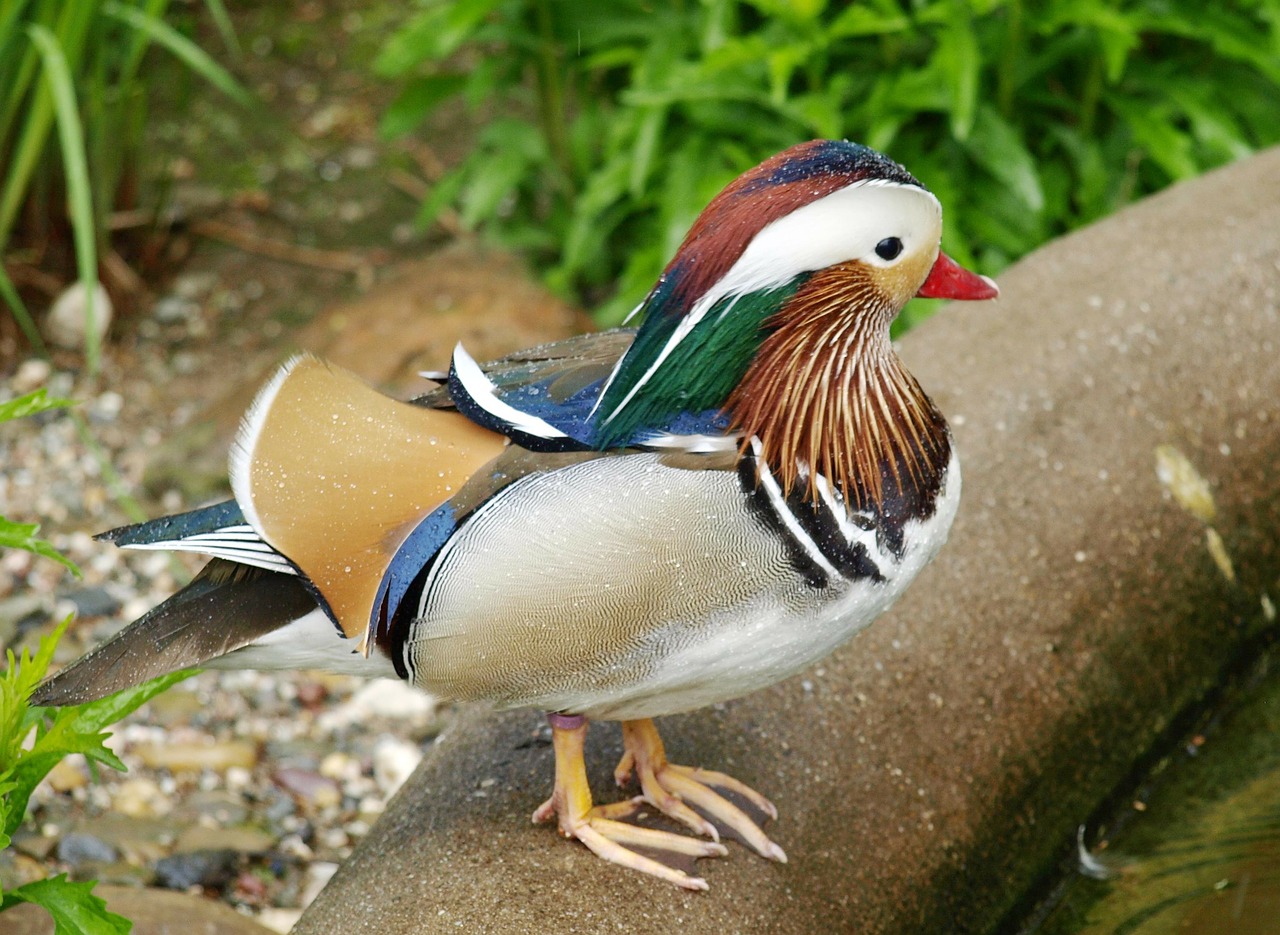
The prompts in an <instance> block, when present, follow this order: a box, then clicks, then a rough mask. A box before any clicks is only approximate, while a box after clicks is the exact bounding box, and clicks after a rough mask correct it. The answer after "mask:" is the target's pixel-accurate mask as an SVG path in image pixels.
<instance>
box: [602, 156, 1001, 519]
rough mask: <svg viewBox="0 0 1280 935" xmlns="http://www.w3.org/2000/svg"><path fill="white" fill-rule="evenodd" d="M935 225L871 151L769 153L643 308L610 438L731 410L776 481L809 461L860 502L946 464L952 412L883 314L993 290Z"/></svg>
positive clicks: (933, 209)
mask: <svg viewBox="0 0 1280 935" xmlns="http://www.w3.org/2000/svg"><path fill="white" fill-rule="evenodd" d="M941 236H942V208H941V205H940V204H939V202H938V199H937V198H936V197H935V196H934V195H933V194H932V193H931V192H930V191H929V190H928V189H926V188H925V187H924V186H923V185H922V184H921V183H920V182H919V181H918V180H917V179H916V178H915V177H914V176H912V175H911V174H910V173H909V172H907V170H906V169H904V168H903V167H902V166H900V165H898V164H897V163H895V162H893V161H892V160H891V159H889V158H888V157H886V156H884V155H882V154H880V153H878V152H876V151H874V150H871V149H868V148H867V147H865V146H860V145H858V144H856V143H849V142H844V141H838V140H814V141H811V142H808V143H801V144H799V145H797V146H793V147H791V148H790V149H787V150H784V151H783V152H781V153H779V154H778V155H776V156H774V157H773V158H771V159H768V160H766V161H765V162H763V163H761V164H760V165H759V166H757V167H756V168H754V169H752V170H750V171H749V172H747V173H746V174H744V175H742V176H740V177H739V178H738V179H736V180H735V181H734V182H732V183H731V184H730V185H729V186H728V187H727V188H725V189H724V191H722V192H721V193H720V194H719V195H717V196H716V198H715V199H714V200H713V201H712V202H711V204H709V205H708V206H707V208H706V210H705V211H703V213H702V214H701V215H700V216H699V218H698V220H697V221H696V222H695V223H694V225H693V227H692V229H691V230H690V231H689V234H688V235H687V236H686V238H685V240H684V242H683V243H682V245H681V247H680V249H679V251H678V252H677V253H676V256H675V258H674V259H673V260H672V261H671V263H670V265H669V266H668V267H667V268H666V270H665V271H664V272H663V274H662V276H661V278H660V279H659V280H658V283H657V285H655V286H654V288H653V290H652V291H651V292H650V293H649V295H648V296H647V297H646V299H645V300H644V302H643V303H642V305H641V311H642V312H643V314H644V316H645V317H644V323H643V325H642V326H641V328H640V330H639V332H638V333H637V335H636V339H635V341H634V343H633V344H632V346H631V348H630V349H629V350H628V352H627V354H626V356H625V357H624V358H623V359H622V361H621V362H620V363H619V365H618V368H617V369H616V371H615V372H614V374H613V377H612V378H611V380H610V383H609V385H608V387H607V388H606V390H605V392H604V393H603V394H602V396H601V399H600V404H599V406H598V412H597V419H598V420H599V423H598V424H599V426H600V431H601V433H602V435H603V436H604V437H605V438H606V439H607V438H608V437H610V436H612V437H617V438H624V437H627V436H628V435H629V434H630V433H631V432H633V431H634V430H635V429H636V427H638V426H644V425H661V424H664V423H665V422H666V421H668V420H670V419H671V418H673V417H674V416H675V415H677V414H679V413H680V412H689V411H702V410H706V409H715V408H719V409H723V410H724V411H725V412H726V413H727V414H728V416H729V419H730V423H731V425H732V427H733V428H734V429H735V431H737V432H738V433H739V434H740V436H741V438H742V440H743V444H744V445H746V443H747V442H748V441H749V440H750V439H751V438H753V437H754V438H757V439H758V440H759V443H760V448H759V453H760V455H759V456H760V457H761V458H763V459H764V460H765V461H766V462H767V463H768V464H770V466H771V468H772V469H773V470H775V471H776V472H778V473H779V474H780V479H781V480H782V481H783V482H784V484H791V483H794V482H795V481H796V479H797V478H799V477H801V476H802V475H803V476H809V477H810V478H811V479H812V472H811V471H810V468H813V469H815V470H817V471H818V472H820V473H822V474H823V475H825V476H826V477H827V478H828V479H829V480H831V481H832V482H833V483H835V484H836V485H837V486H838V487H839V488H840V489H841V491H842V492H843V494H844V495H845V496H846V497H847V498H848V499H849V501H850V503H851V504H853V505H858V506H867V505H875V504H878V503H880V502H882V501H883V499H884V497H885V483H884V482H885V480H886V479H887V480H888V481H890V482H891V483H892V484H893V485H894V486H895V487H896V488H897V489H898V490H899V491H901V490H902V489H903V488H904V487H905V486H907V485H909V484H911V483H912V480H911V479H912V477H918V476H922V475H924V474H928V473H930V472H939V471H941V469H942V468H944V467H945V463H946V462H945V455H946V454H947V453H948V452H949V446H948V444H947V440H946V437H945V436H946V426H945V422H943V421H942V418H941V416H940V415H938V414H937V412H936V410H935V409H934V408H933V405H932V403H931V402H929V400H928V397H926V396H925V395H924V394H923V392H922V391H921V390H920V388H919V386H918V385H917V384H916V383H915V381H914V379H913V378H911V376H910V374H908V373H906V371H905V370H904V369H903V368H902V367H901V364H900V363H899V362H898V359H897V356H896V354H894V352H893V349H892V346H891V344H890V341H889V325H890V323H891V322H892V320H893V318H894V317H895V316H896V315H897V314H898V312H899V311H901V309H902V307H903V306H904V305H905V304H906V302H907V301H908V300H909V299H910V298H912V297H913V296H917V295H918V296H922V297H926V298H951V299H970V300H976V299H991V298H995V297H996V296H997V295H998V292H999V290H998V289H997V288H996V285H995V283H994V282H992V281H991V280H990V279H988V278H986V277H984V276H979V275H977V274H975V273H972V272H969V271H968V270H965V269H963V268H962V267H960V266H959V265H957V264H956V263H955V262H954V261H953V260H951V259H950V258H949V257H948V256H946V255H945V254H944V253H942V252H941V251H940V249H939V244H940V242H941ZM944 449H945V450H944ZM939 458H942V459H943V460H942V464H941V466H939V465H938V464H937V462H938V459H939Z"/></svg>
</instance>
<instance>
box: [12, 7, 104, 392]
mask: <svg viewBox="0 0 1280 935" xmlns="http://www.w3.org/2000/svg"><path fill="white" fill-rule="evenodd" d="M27 33H28V35H30V37H31V41H32V42H33V43H35V46H36V49H37V50H38V51H39V53H40V60H41V63H42V64H43V65H44V75H45V78H46V80H47V81H48V85H47V86H48V88H49V91H50V93H51V94H52V95H53V110H54V115H55V116H56V118H57V122H58V139H59V143H60V146H61V150H62V172H63V176H64V178H65V179H66V182H67V205H68V208H69V210H70V213H71V219H72V225H71V229H72V237H73V240H74V241H75V247H76V270H77V272H78V273H79V276H80V284H81V285H82V286H83V287H84V294H85V305H84V317H85V329H84V334H85V348H84V355H85V359H86V361H87V363H88V365H89V372H90V373H91V374H92V373H96V372H97V370H98V342H99V341H100V340H101V339H100V337H99V332H98V328H97V326H96V325H95V324H94V322H95V320H96V315H97V312H96V311H95V309H94V294H95V292H96V291H97V285H98V239H97V228H96V225H95V224H94V218H93V195H92V194H91V192H90V189H89V166H88V163H87V161H86V159H85V149H84V129H83V128H82V127H81V125H80V110H79V107H78V106H77V105H76V92H75V86H74V84H73V82H72V79H71V70H70V69H69V68H68V66H67V57H66V55H65V54H64V53H63V50H62V46H61V45H60V44H59V43H58V39H57V37H56V36H54V34H53V33H51V32H50V31H49V30H48V29H46V28H45V27H43V26H41V25H39V24H32V25H30V26H28V27H27Z"/></svg>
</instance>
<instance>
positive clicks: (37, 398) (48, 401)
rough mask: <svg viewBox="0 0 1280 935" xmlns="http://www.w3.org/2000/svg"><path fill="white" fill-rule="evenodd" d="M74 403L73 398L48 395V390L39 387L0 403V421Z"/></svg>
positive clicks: (73, 404)
mask: <svg viewBox="0 0 1280 935" xmlns="http://www.w3.org/2000/svg"><path fill="white" fill-rule="evenodd" d="M75 405H78V403H77V402H76V401H75V400H74V399H61V398H59V397H57V396H49V395H48V392H47V391H46V390H45V389H43V388H41V389H38V390H35V391H34V392H31V393H27V394H26V395H25V396H19V397H18V398H17V399H10V400H8V401H7V402H3V403H0V422H8V421H9V420H10V419H21V418H22V417H23V416H30V415H35V414H36V413H37V412H46V411H48V410H50V409H66V408H67V407H69V406H75Z"/></svg>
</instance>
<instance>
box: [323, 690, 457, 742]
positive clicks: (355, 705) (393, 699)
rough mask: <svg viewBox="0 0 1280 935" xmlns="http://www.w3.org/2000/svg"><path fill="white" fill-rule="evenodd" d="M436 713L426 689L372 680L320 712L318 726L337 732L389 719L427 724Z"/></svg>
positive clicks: (416, 724)
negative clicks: (343, 701) (330, 707)
mask: <svg viewBox="0 0 1280 935" xmlns="http://www.w3.org/2000/svg"><path fill="white" fill-rule="evenodd" d="M435 713H436V701H435V699H433V698H432V697H431V696H430V695H428V694H427V693H426V692H424V691H421V690H420V689H417V688H414V687H413V686H411V685H410V684H409V683H407V682H402V681H400V680H398V679H374V680H372V681H370V682H368V683H367V684H365V685H364V686H363V687H362V688H360V689H359V690H357V691H356V693H355V694H354V695H352V696H351V697H350V698H349V699H348V700H347V701H346V702H345V703H343V704H339V705H335V706H334V707H333V708H332V709H331V710H329V711H326V712H325V713H323V714H322V715H320V721H319V726H320V729H321V730H328V731H338V730H342V729H343V728H347V727H350V726H351V725H353V724H357V723H374V722H378V721H386V720H392V721H396V722H398V723H403V724H408V725H414V726H418V727H426V726H428V725H429V724H430V723H431V721H432V719H433V718H434V716H435Z"/></svg>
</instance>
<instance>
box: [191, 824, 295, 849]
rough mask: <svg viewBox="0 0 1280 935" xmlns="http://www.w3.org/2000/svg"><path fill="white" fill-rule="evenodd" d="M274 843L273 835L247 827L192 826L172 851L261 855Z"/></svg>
mask: <svg viewBox="0 0 1280 935" xmlns="http://www.w3.org/2000/svg"><path fill="white" fill-rule="evenodd" d="M275 843H276V838H275V835H271V834H267V833H266V832H264V831H259V830H258V829H257V828H252V827H249V826H247V825H239V826H231V827H214V828H206V827H204V826H203V825H192V826H191V827H190V828H187V829H186V830H184V831H183V832H182V833H181V834H180V835H178V840H177V842H175V844H174V851H175V852H177V853H192V852H196V851H239V852H241V853H244V854H261V853H263V852H264V851H268V850H270V849H271V848H272V847H274V846H275Z"/></svg>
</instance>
